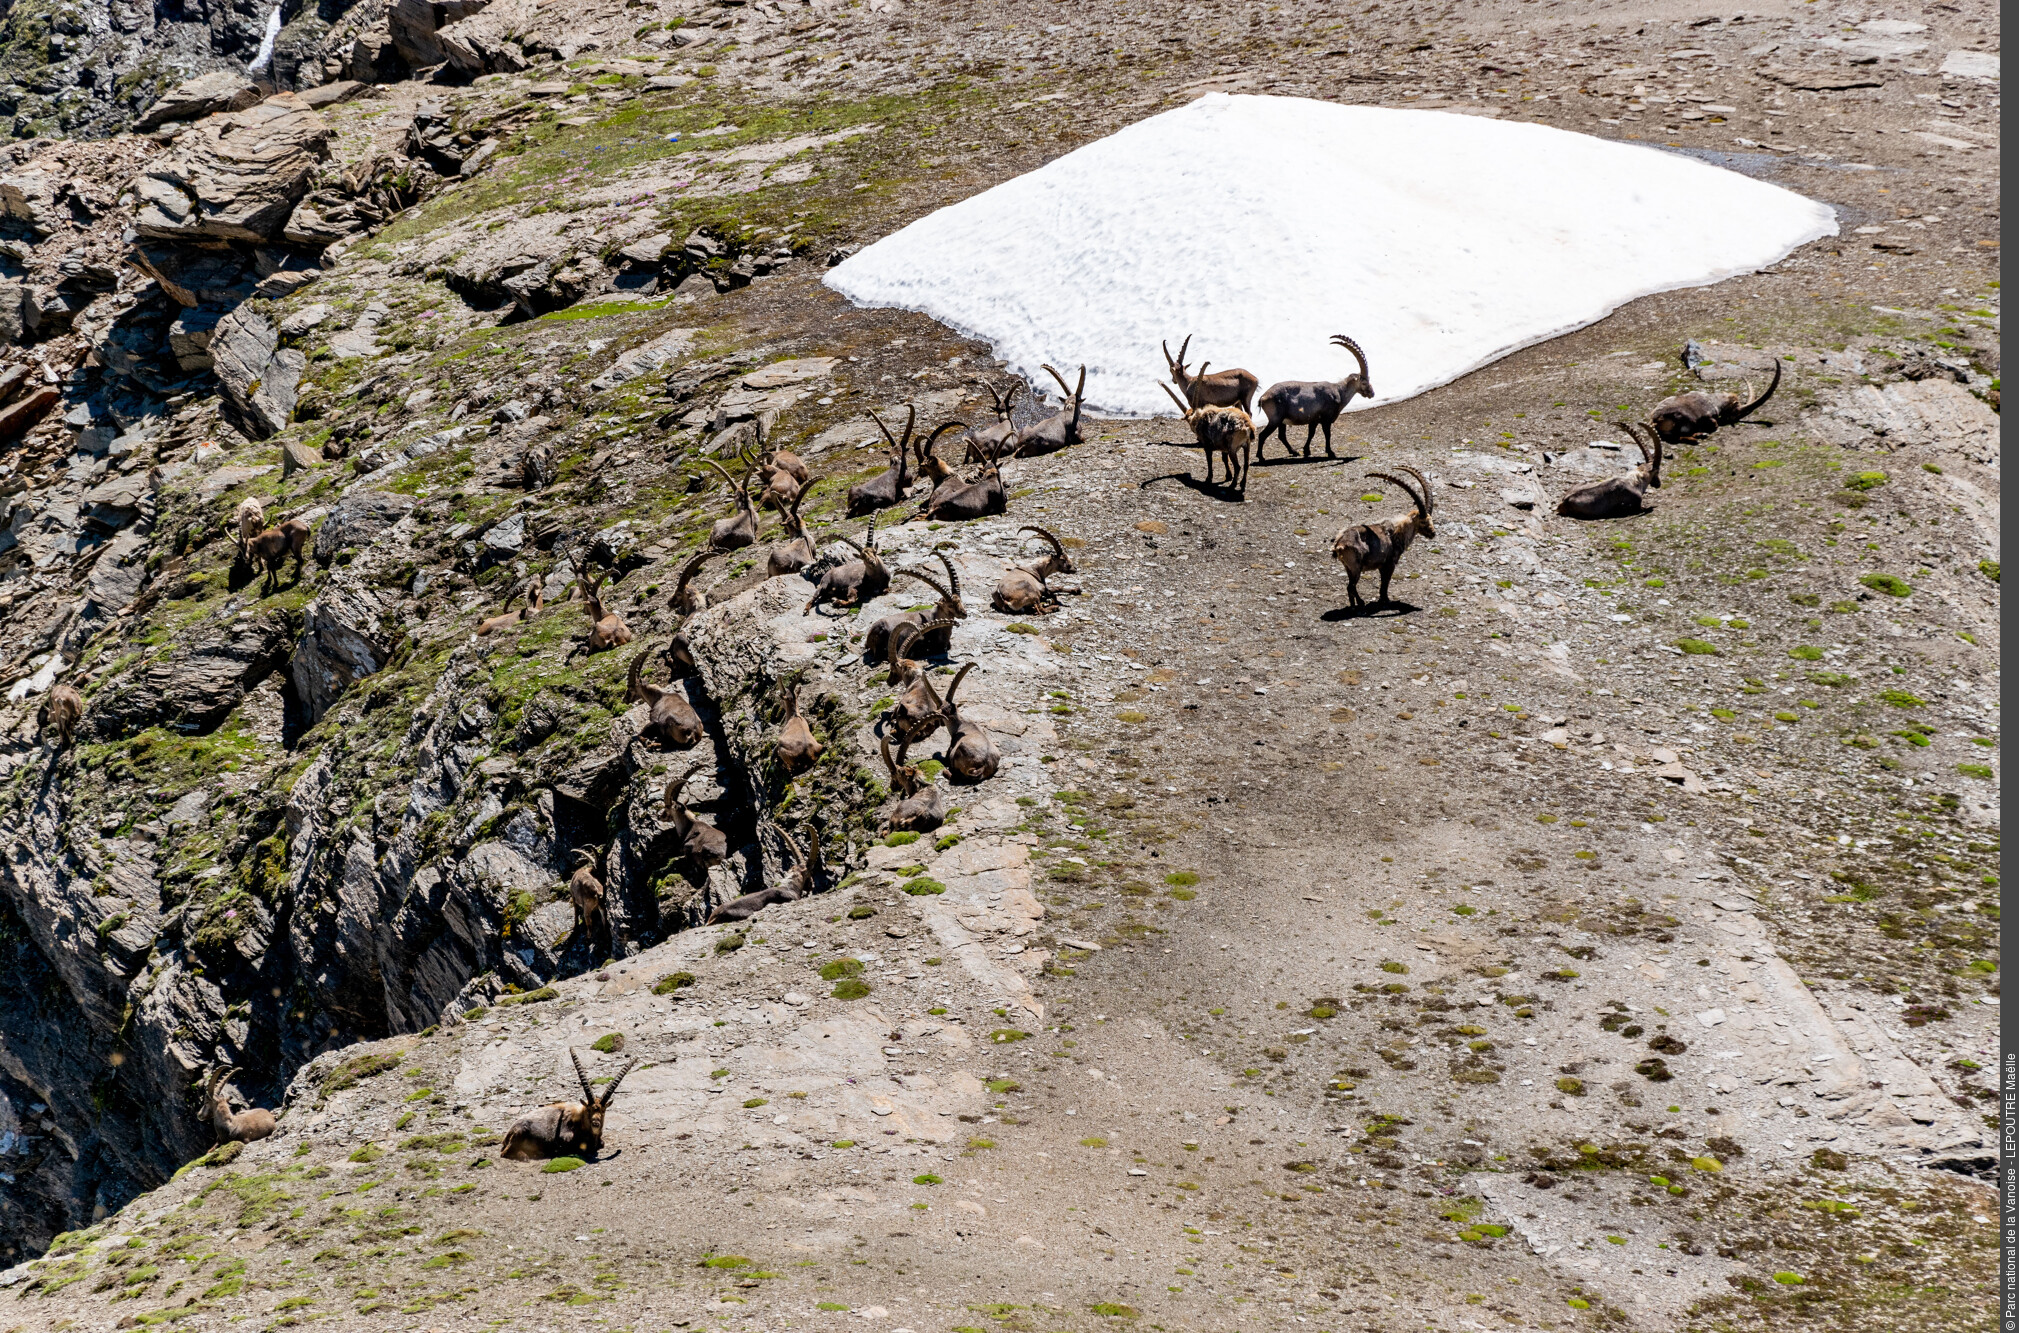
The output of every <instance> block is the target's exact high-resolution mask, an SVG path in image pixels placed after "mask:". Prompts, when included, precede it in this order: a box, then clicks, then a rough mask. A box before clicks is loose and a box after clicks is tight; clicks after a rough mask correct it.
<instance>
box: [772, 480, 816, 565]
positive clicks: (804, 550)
mask: <svg viewBox="0 0 2019 1333" xmlns="http://www.w3.org/2000/svg"><path fill="white" fill-rule="evenodd" d="M819 484H820V483H819V482H817V481H809V482H807V483H806V484H805V485H804V486H802V487H800V488H799V495H798V496H797V497H796V498H795V499H794V500H793V501H792V507H791V508H790V509H788V510H786V511H785V515H784V521H785V530H786V531H787V532H789V533H791V534H792V540H790V541H783V542H780V543H778V545H776V546H774V547H772V548H771V554H770V555H768V556H766V557H765V560H764V573H765V577H767V578H774V579H775V578H778V577H779V576H780V575H783V574H797V573H798V572H799V571H800V570H802V569H805V568H806V567H807V566H808V565H810V564H812V563H813V562H814V560H815V559H816V558H818V556H819V554H820V553H819V552H818V551H816V550H814V549H813V538H812V537H811V536H810V535H808V533H807V531H806V520H805V519H803V518H801V517H800V516H799V506H800V505H802V504H804V503H806V496H807V492H809V491H811V490H812V489H813V488H814V487H815V486H818V485H819Z"/></svg>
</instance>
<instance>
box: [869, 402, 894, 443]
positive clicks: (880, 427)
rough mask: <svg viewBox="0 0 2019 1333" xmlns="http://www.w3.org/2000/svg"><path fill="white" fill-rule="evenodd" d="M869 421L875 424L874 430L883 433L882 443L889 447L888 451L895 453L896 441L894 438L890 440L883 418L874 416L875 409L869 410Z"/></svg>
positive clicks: (888, 430)
mask: <svg viewBox="0 0 2019 1333" xmlns="http://www.w3.org/2000/svg"><path fill="white" fill-rule="evenodd" d="M869 419H870V420H871V421H874V422H875V423H876V428H877V429H878V430H880V431H882V432H883V439H884V442H885V443H886V444H888V445H889V446H890V451H891V452H892V453H896V452H897V441H896V440H895V439H894V438H892V436H891V433H890V427H888V426H886V425H884V424H883V418H882V417H880V416H878V415H877V414H876V409H875V408H873V407H872V408H870V409H869Z"/></svg>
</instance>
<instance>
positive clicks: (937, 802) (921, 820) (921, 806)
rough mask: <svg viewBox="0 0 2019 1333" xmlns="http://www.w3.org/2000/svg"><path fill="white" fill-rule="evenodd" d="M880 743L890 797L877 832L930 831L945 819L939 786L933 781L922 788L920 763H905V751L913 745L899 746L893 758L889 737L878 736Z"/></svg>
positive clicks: (944, 809) (944, 799)
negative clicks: (887, 773) (888, 779)
mask: <svg viewBox="0 0 2019 1333" xmlns="http://www.w3.org/2000/svg"><path fill="white" fill-rule="evenodd" d="M877 744H878V745H879V746H881V747H882V750H883V766H884V767H885V768H887V769H889V770H890V789H891V792H892V793H893V794H892V796H891V798H890V800H889V801H887V802H885V803H884V807H883V810H882V812H881V813H880V814H879V816H878V826H877V828H878V832H881V833H930V832H932V831H933V830H934V829H936V828H938V827H939V826H940V825H941V824H944V823H945V822H946V798H945V797H944V796H942V795H940V792H939V788H937V787H935V786H933V785H932V784H931V783H929V782H928V783H925V784H923V788H924V789H923V790H921V789H920V786H921V784H920V782H919V776H918V765H917V764H907V763H905V762H904V753H905V751H906V750H909V749H910V748H911V747H910V746H909V745H900V746H898V748H897V758H895V759H892V758H891V757H890V737H888V736H879V737H878V738H877Z"/></svg>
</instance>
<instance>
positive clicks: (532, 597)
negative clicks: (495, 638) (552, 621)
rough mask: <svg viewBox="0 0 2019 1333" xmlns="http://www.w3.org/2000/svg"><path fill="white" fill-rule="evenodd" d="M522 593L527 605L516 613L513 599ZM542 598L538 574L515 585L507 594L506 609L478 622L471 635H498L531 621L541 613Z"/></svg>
mask: <svg viewBox="0 0 2019 1333" xmlns="http://www.w3.org/2000/svg"><path fill="white" fill-rule="evenodd" d="M522 592H523V593H524V594H525V597H526V604H525V605H524V606H522V607H520V608H519V609H518V610H516V611H514V610H512V599H513V598H514V597H517V596H519V595H520V593H522ZM540 597H541V584H540V576H539V575H538V574H534V575H532V576H531V577H529V578H527V579H525V580H523V581H521V582H518V583H514V584H513V585H512V589H511V591H510V592H508V593H506V594H505V609H504V610H503V611H502V612H500V613H499V614H498V615H495V616H489V617H487V618H485V619H483V620H480V621H478V622H477V627H476V629H474V630H472V631H471V633H473V634H496V633H497V632H498V631H500V630H506V629H510V628H511V627H512V626H514V625H517V624H519V623H521V622H523V621H527V620H531V619H532V618H533V617H534V616H536V615H538V614H539V612H540Z"/></svg>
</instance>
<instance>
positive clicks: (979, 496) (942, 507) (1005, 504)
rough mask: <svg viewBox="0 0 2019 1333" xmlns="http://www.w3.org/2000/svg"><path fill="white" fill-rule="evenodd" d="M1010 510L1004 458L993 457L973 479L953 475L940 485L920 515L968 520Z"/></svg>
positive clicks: (926, 517) (961, 521)
mask: <svg viewBox="0 0 2019 1333" xmlns="http://www.w3.org/2000/svg"><path fill="white" fill-rule="evenodd" d="M1008 511H1009V487H1007V486H1005V485H1004V484H1003V479H1002V462H1001V460H1000V459H990V460H989V461H988V462H986V463H983V464H982V465H981V474H980V475H979V476H977V477H976V478H975V479H974V480H973V481H965V482H959V483H958V484H956V481H955V480H954V479H949V480H948V481H947V482H946V484H945V485H943V486H940V487H939V488H937V489H936V490H935V491H934V492H933V494H932V495H931V496H930V497H929V498H928V499H927V500H926V502H925V507H924V508H922V509H920V510H919V511H918V516H919V517H920V518H925V519H936V520H939V521H941V522H946V523H964V522H966V521H967V520H969V519H975V518H987V517H988V516H989V515H991V514H1002V513H1007V512H1008Z"/></svg>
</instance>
